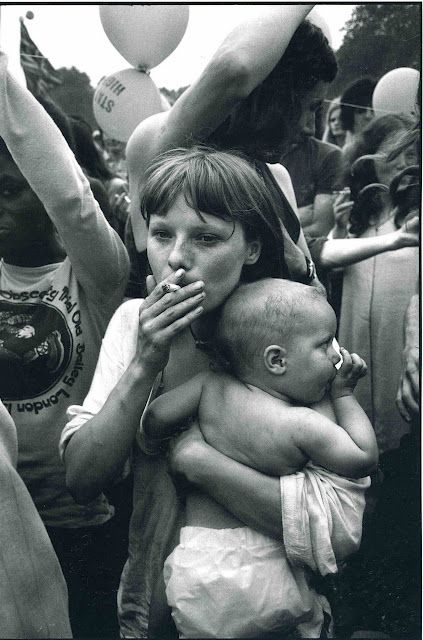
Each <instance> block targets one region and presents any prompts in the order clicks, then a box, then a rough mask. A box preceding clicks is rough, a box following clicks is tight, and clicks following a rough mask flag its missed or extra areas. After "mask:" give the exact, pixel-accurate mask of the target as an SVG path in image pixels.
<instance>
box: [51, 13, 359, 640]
mask: <svg viewBox="0 0 423 640" xmlns="http://www.w3.org/2000/svg"><path fill="white" fill-rule="evenodd" d="M309 9H310V7H309V6H306V5H295V6H294V5H290V6H288V5H285V6H272V7H268V8H267V9H266V10H265V11H264V12H263V17H262V20H260V21H257V20H255V21H252V22H250V23H246V24H244V25H242V26H240V27H239V28H237V29H235V30H234V31H233V32H232V33H231V35H230V36H229V37H228V39H227V40H226V41H225V42H224V43H223V45H222V46H221V47H220V48H219V50H218V51H217V53H216V54H215V56H214V58H213V59H212V61H211V62H210V63H209V65H208V67H207V68H206V70H205V71H204V73H203V74H202V75H201V77H200V78H199V80H198V81H197V82H196V83H194V84H193V85H192V86H191V87H190V89H188V90H187V91H186V93H184V94H183V96H182V97H181V98H180V99H179V100H178V101H177V102H176V103H175V105H174V106H173V107H172V109H171V110H170V111H168V112H165V113H162V114H158V115H157V116H153V117H152V118H150V119H148V120H147V121H144V122H143V123H142V124H141V125H140V127H139V128H138V130H136V132H135V133H134V135H133V137H132V139H131V140H130V142H129V145H128V153H127V158H128V164H129V172H130V181H131V185H132V190H133V191H134V190H135V189H136V193H135V191H134V193H133V194H132V202H133V203H134V202H135V203H136V207H138V208H139V209H141V212H142V214H143V217H141V216H140V213H139V210H138V213H136V214H135V215H136V216H138V217H137V218H135V219H136V220H137V221H138V223H139V225H138V232H140V229H141V235H140V234H139V236H138V239H139V243H138V244H139V247H138V248H140V247H141V246H142V242H144V246H146V251H147V256H148V260H149V263H150V267H151V270H152V275H150V276H148V278H147V288H148V291H149V295H148V296H147V297H146V298H145V300H143V301H142V300H130V301H128V302H126V303H124V304H123V305H122V306H121V307H120V308H119V309H118V311H117V312H116V314H115V316H114V317H113V319H112V321H111V323H110V325H109V328H108V330H107V333H106V336H105V338H104V341H103V348H102V351H101V354H100V358H99V362H98V365H97V370H96V374H95V376H94V380H93V383H92V387H91V390H90V393H89V394H88V396H87V398H86V400H85V402H84V404H83V405H82V406H81V407H72V408H71V409H70V410H69V417H70V422H69V423H68V425H67V427H66V429H65V430H64V432H63V436H62V450H63V452H64V453H63V456H64V461H65V464H66V468H67V482H68V486H69V488H70V490H71V492H72V494H73V495H74V497H75V498H76V499H77V500H78V501H81V502H85V501H89V500H91V499H92V498H93V497H94V496H95V495H97V494H98V493H99V492H100V491H101V489H102V488H103V487H104V486H106V485H107V484H109V483H111V482H112V481H113V479H114V478H115V477H116V476H117V475H119V473H121V472H122V469H123V467H124V465H125V461H126V460H127V459H128V457H129V456H130V455H131V456H132V465H133V472H134V510H133V515H132V519H131V525H130V543H129V559H128V561H127V563H126V565H125V568H124V572H123V575H122V580H121V586H120V591H119V598H118V599H119V616H120V626H121V634H122V636H123V637H143V636H144V637H145V636H146V635H147V633H149V635H150V636H154V633H155V631H156V630H155V629H154V628H152V627H150V629H148V623H149V609H150V604H151V602H152V600H153V601H157V600H160V598H161V596H162V595H163V590H164V586H163V584H162V568H163V563H164V561H165V559H166V557H167V556H168V555H169V553H170V552H171V551H172V549H173V548H174V546H175V545H176V544H177V542H178V538H179V528H180V526H181V525H182V524H183V521H184V509H183V500H182V498H181V494H180V493H179V492H177V491H176V489H175V484H174V482H173V480H172V478H171V476H170V475H169V473H168V470H167V463H166V459H165V456H164V455H160V454H159V455H148V453H146V452H145V450H144V451H143V450H142V448H144V449H145V447H142V444H143V442H142V436H141V434H140V420H141V417H142V414H143V412H144V409H145V407H146V406H147V404H148V402H149V400H151V398H154V397H155V396H157V395H159V394H162V393H165V392H166V391H169V390H171V389H173V388H175V387H176V386H177V385H179V384H181V383H183V382H185V381H187V380H189V379H190V378H192V377H193V376H195V375H196V374H197V373H198V372H200V371H202V370H204V369H207V368H208V367H209V366H210V362H211V361H212V353H211V352H210V346H212V332H213V327H214V324H215V315H216V313H217V312H218V310H219V307H220V306H221V305H222V303H223V302H224V301H225V299H226V298H227V297H228V296H229V295H230V294H231V292H232V291H233V290H234V289H235V288H236V287H237V285H238V283H239V282H240V281H241V282H242V281H251V280H257V279H260V278H263V277H291V278H292V279H296V280H299V281H303V282H309V283H312V282H313V281H314V273H313V269H312V263H311V261H310V257H309V253H308V250H307V248H306V245H305V243H304V239H303V236H302V233H301V231H300V227H299V224H298V220H297V219H296V216H295V213H294V211H293V209H292V204H290V203H292V202H293V200H292V186H291V184H290V180H289V176H288V174H287V173H286V171H284V170H283V169H282V168H281V167H280V165H278V167H277V168H276V167H271V168H270V169H269V167H268V165H266V161H270V162H271V161H273V162H275V161H276V160H275V159H276V158H278V157H279V155H280V146H281V144H282V142H283V140H281V139H280V136H277V135H276V132H277V131H279V130H280V129H281V124H282V122H281V118H282V115H283V110H282V109H281V108H280V105H278V104H277V100H276V99H273V101H270V102H271V108H270V107H269V108H266V107H265V106H264V105H266V104H268V99H269V95H272V96H273V95H274V91H275V89H276V87H277V85H278V81H279V82H282V83H283V82H284V80H283V78H284V75H283V74H284V69H283V65H282V64H281V65H279V64H278V63H279V62H280V60H281V57H282V55H283V54H284V52H285V50H286V51H287V62H286V64H293V60H295V63H296V64H297V62H298V55H297V53H295V52H294V54H293V53H292V51H291V53H290V52H289V51H290V50H289V46H288V45H289V42H290V39H291V37H292V36H293V34H294V32H297V33H296V36H294V38H293V40H292V43H291V45H290V46H291V47H292V46H293V47H294V49H295V47H297V49H298V50H300V51H301V50H302V51H305V52H306V53H304V54H303V55H306V56H307V57H311V58H313V59H314V60H315V64H314V66H313V65H311V64H308V65H307V67H306V69H308V70H309V72H310V74H309V77H304V86H303V87H302V92H301V91H300V94H301V95H300V99H298V100H297V101H296V104H297V103H298V104H297V106H296V110H295V111H294V112H293V113H291V114H290V118H291V122H290V125H291V126H286V125H287V123H285V132H284V135H287V132H288V131H290V132H293V133H295V131H296V130H297V129H298V131H299V130H300V119H301V117H302V116H303V115H304V113H305V112H306V111H307V109H309V108H310V102H311V101H313V102H315V100H316V99H317V97H318V96H317V94H319V95H320V96H321V95H322V92H323V90H324V87H325V83H327V82H329V81H330V80H331V79H333V78H332V77H333V75H334V73H335V71H336V63H335V62H334V58H333V54H332V52H331V50H330V48H329V46H328V44H327V41H326V39H325V38H324V36H323V35H322V34H321V32H320V30H318V29H317V28H316V27H314V26H312V25H309V24H305V23H302V21H303V19H304V17H305V16H306V15H307V12H308V10H309ZM304 24H305V26H304ZM299 25H300V28H299V29H298V27H299ZM312 45H313V46H312ZM313 47H314V48H313ZM322 52H323V53H322ZM323 54H324V55H325V56H326V58H325V59H326V66H325V63H324V62H322V55H323ZM328 68H329V71H328ZM288 75H289V74H288ZM266 80H268V83H269V82H270V85H269V84H266ZM269 86H270V94H269ZM210 96H213V100H212V101H210ZM291 102H292V100H291ZM258 114H260V117H259V116H258ZM225 118H226V119H225ZM210 132H215V133H216V137H215V140H214V141H215V143H216V145H217V144H219V145H220V147H221V148H222V147H223V148H225V147H226V148H230V147H232V148H234V147H236V148H237V149H238V150H239V149H241V150H242V151H244V154H246V155H247V159H246V158H243V157H239V156H237V155H233V154H228V153H225V152H221V151H216V150H211V149H204V148H201V147H200V148H198V147H195V148H193V149H191V150H186V149H175V148H176V147H180V146H181V145H186V144H187V143H191V142H192V141H193V140H194V141H195V142H201V141H205V140H207V142H210V139H211V135H210ZM170 149H175V151H172V152H170V151H169V153H164V152H167V151H168V150H170ZM294 207H295V204H294ZM134 230H135V233H137V229H134ZM142 230H144V232H145V237H144V238H143V237H142ZM140 238H141V240H140ZM317 284H318V281H317ZM322 411H325V412H329V415H331V414H330V407H328V406H327V404H326V405H325V407H322ZM257 437H263V438H264V439H266V438H268V437H269V434H266V433H262V434H257ZM237 439H238V442H239V443H242V440H243V434H242V433H239V434H237ZM227 444H228V447H227V449H228V450H230V443H227ZM140 445H141V446H140ZM233 458H234V459H232V458H231V457H227V456H225V455H223V454H221V453H219V452H218V451H216V450H214V449H212V448H211V447H210V446H208V445H207V443H206V442H205V441H204V439H203V438H202V436H201V433H200V432H199V430H198V429H196V428H195V426H194V427H193V428H191V429H190V430H188V431H186V432H185V433H183V434H182V435H181V436H179V438H178V439H176V441H175V443H174V444H173V446H172V449H171V454H170V461H171V466H172V468H173V471H174V472H176V473H177V474H178V475H179V476H184V477H185V479H186V480H188V481H189V482H190V483H192V484H193V485H195V486H196V487H198V488H199V489H200V490H201V491H204V492H206V493H207V494H208V495H209V496H210V497H211V498H213V499H214V500H215V501H216V502H217V503H219V504H220V505H222V506H224V507H225V508H226V509H227V511H228V512H230V513H231V514H233V515H234V516H235V517H236V518H238V519H239V520H241V521H242V522H244V523H245V524H246V525H248V526H250V527H252V528H253V529H256V530H258V531H261V532H262V533H264V534H266V535H268V536H270V537H272V538H276V539H279V540H283V543H284V547H285V549H286V553H287V555H288V558H289V560H290V562H292V563H294V564H295V563H296V564H300V565H304V566H307V567H308V568H307V570H306V573H307V575H308V573H311V572H315V571H317V572H319V573H320V574H322V575H326V574H327V573H335V572H336V571H337V561H339V560H340V559H341V558H343V557H345V556H346V555H348V554H349V553H351V552H352V551H353V550H355V549H356V548H357V546H358V544H359V540H360V533H361V517H362V511H363V507H364V491H365V488H366V487H367V484H368V483H367V480H366V479H363V480H357V481H352V480H345V479H338V478H336V477H332V476H331V475H330V474H324V475H323V476H321V477H319V473H318V471H316V470H313V469H306V470H304V471H303V472H301V473H298V474H294V476H293V477H291V476H286V477H284V478H281V479H279V478H277V477H271V476H266V475H264V474H262V473H260V472H259V471H256V470H254V469H251V468H249V467H247V466H245V465H243V464H241V463H240V462H238V461H237V460H236V455H235V454H234V456H233ZM292 478H294V482H293V480H292ZM246 496H248V499H246ZM281 498H282V500H281ZM312 512H313V513H314V515H313V517H312V516H311V513H312ZM316 536H317V537H316ZM281 544H282V542H281ZM310 594H311V595H310V600H311V601H312V603H313V604H310V601H307V602H300V603H299V608H298V610H297V611H296V612H292V611H291V612H289V616H288V618H289V622H287V621H285V623H284V624H285V627H284V628H285V629H286V630H287V631H288V630H289V631H291V630H292V631H294V630H295V628H296V627H297V624H300V623H301V622H302V621H304V620H307V619H308V618H310V617H311V613H310V612H311V611H312V610H313V612H317V613H316V616H315V625H316V626H315V627H314V629H313V633H311V635H312V636H314V635H315V633H316V632H317V635H320V633H321V632H324V629H327V627H328V621H329V620H330V614H329V608H328V605H327V602H326V600H325V599H324V598H323V596H321V595H320V594H318V593H317V592H316V591H315V590H314V589H313V588H312V587H310ZM163 615H165V614H163ZM313 615H314V613H313ZM160 637H164V636H163V635H162V636H160Z"/></svg>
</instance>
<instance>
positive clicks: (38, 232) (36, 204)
mask: <svg viewBox="0 0 423 640" xmlns="http://www.w3.org/2000/svg"><path fill="white" fill-rule="evenodd" d="M52 233H53V226H52V224H51V222H50V219H49V218H48V216H47V213H46V211H45V209H44V206H43V204H42V203H41V201H40V200H39V199H38V197H37V196H36V195H35V193H34V191H33V190H32V189H31V187H30V186H29V184H28V182H27V181H26V179H25V178H24V176H23V175H22V173H21V172H20V171H19V169H18V167H17V166H16V164H15V163H14V161H13V160H12V158H11V157H10V156H8V155H6V154H2V153H0V257H2V258H4V259H5V260H6V262H9V263H11V264H16V265H21V266H25V265H26V263H27V260H31V254H32V252H33V251H34V248H38V249H37V250H38V251H39V250H40V247H42V246H43V245H45V244H46V243H47V242H48V241H49V240H50V238H51V235H52Z"/></svg>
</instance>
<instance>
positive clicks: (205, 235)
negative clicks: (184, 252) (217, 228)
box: [197, 233, 219, 244]
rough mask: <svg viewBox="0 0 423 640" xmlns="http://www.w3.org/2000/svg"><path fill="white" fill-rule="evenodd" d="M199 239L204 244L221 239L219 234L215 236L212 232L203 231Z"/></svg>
mask: <svg viewBox="0 0 423 640" xmlns="http://www.w3.org/2000/svg"><path fill="white" fill-rule="evenodd" d="M197 239H198V240H199V241H200V242H202V243H203V244H214V243H216V242H217V241H218V240H219V238H218V237H217V236H214V235H212V234H211V233H202V234H201V235H200V236H198V238H197Z"/></svg>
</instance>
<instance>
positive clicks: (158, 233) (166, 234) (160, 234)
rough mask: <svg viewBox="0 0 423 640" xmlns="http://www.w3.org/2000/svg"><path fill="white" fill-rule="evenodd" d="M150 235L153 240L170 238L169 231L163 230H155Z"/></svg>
mask: <svg viewBox="0 0 423 640" xmlns="http://www.w3.org/2000/svg"><path fill="white" fill-rule="evenodd" d="M152 235H153V236H154V238H157V240H167V239H168V238H169V237H170V233H169V231H164V230H163V229H156V230H155V231H153V234H152Z"/></svg>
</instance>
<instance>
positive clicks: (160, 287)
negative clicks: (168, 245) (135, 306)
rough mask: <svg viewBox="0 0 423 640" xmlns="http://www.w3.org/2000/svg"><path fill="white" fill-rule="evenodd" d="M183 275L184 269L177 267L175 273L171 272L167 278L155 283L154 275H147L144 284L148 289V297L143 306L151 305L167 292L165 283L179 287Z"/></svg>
mask: <svg viewBox="0 0 423 640" xmlns="http://www.w3.org/2000/svg"><path fill="white" fill-rule="evenodd" d="M184 275H185V271H184V269H178V271H175V273H171V274H170V275H169V276H168V277H167V278H165V279H164V280H162V281H161V282H159V283H156V280H155V279H154V276H147V279H146V285H147V291H148V297H147V298H146V299H145V300H144V308H146V307H149V306H151V305H152V304H154V303H155V302H157V300H160V298H162V297H163V296H164V295H165V293H167V288H166V286H165V285H169V286H170V285H172V287H173V286H176V285H178V287H180V284H179V283H180V282H181V281H182V278H183V277H184Z"/></svg>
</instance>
